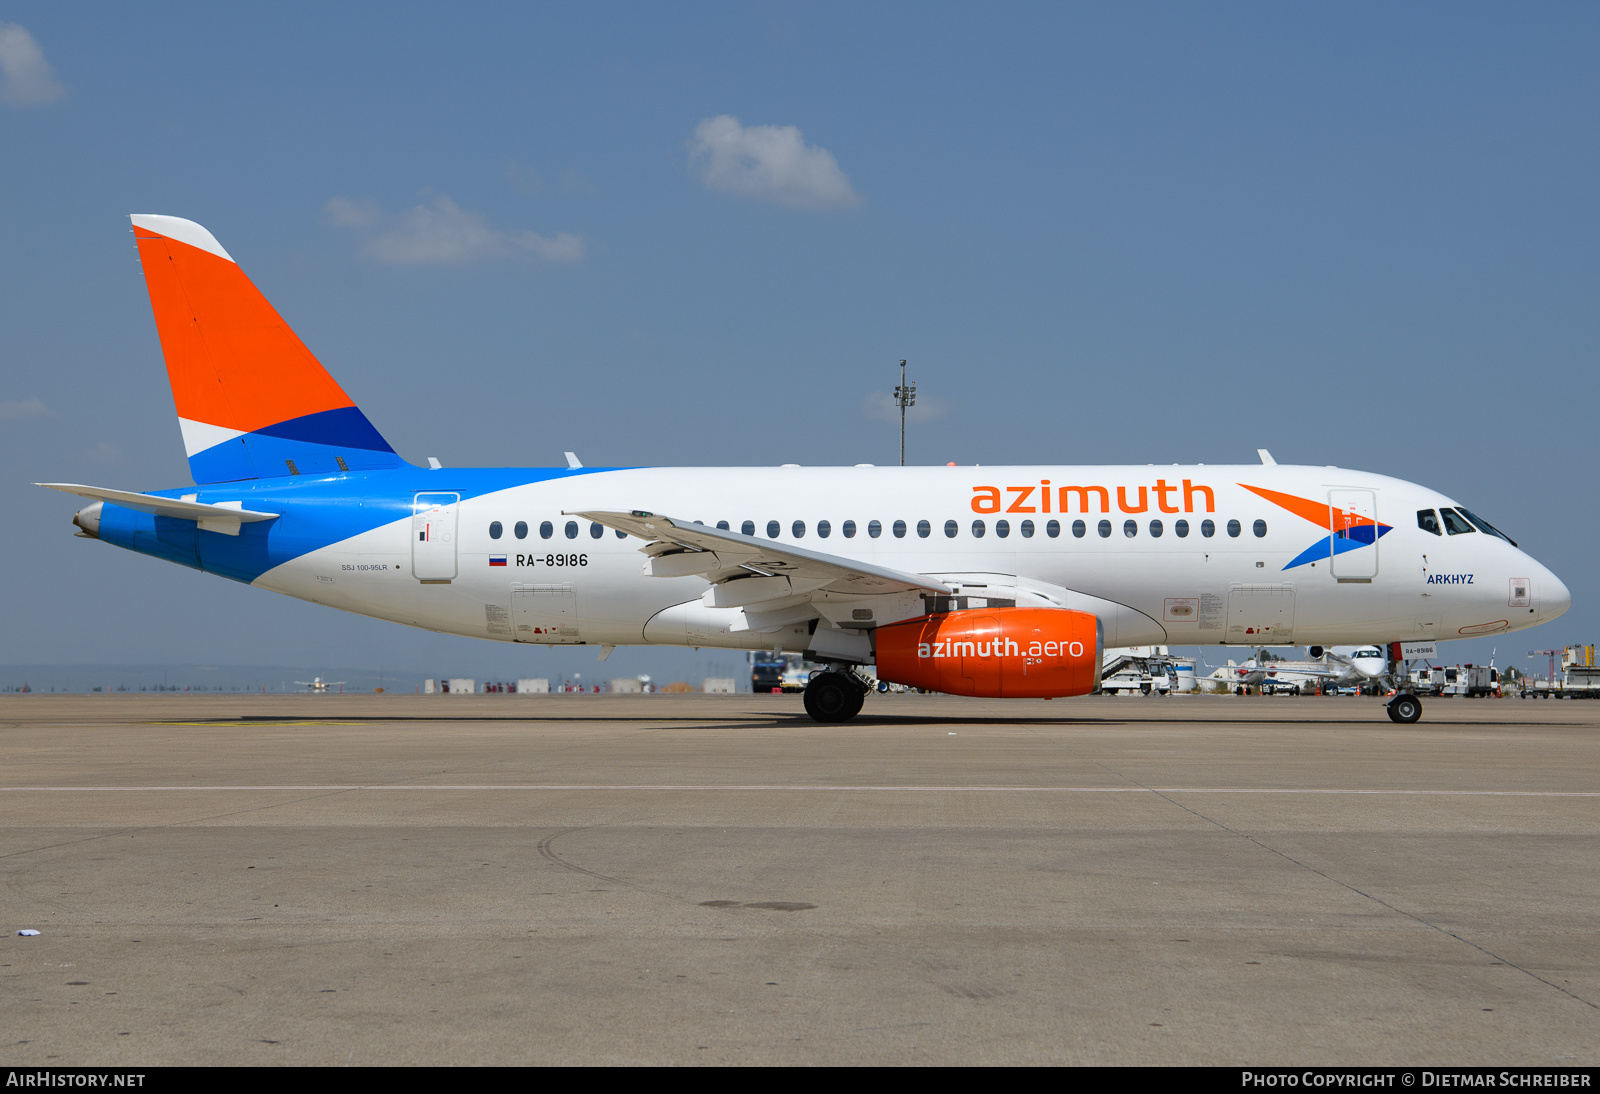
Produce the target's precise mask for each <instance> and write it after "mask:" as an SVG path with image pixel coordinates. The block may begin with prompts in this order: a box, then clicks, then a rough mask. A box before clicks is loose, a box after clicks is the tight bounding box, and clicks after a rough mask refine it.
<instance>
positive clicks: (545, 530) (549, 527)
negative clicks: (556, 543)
mask: <svg viewBox="0 0 1600 1094" xmlns="http://www.w3.org/2000/svg"><path fill="white" fill-rule="evenodd" d="M555 534H556V526H555V525H553V524H551V523H550V522H549V521H547V520H545V521H540V522H539V538H540V539H549V538H550V537H551V536H553V535H555Z"/></svg>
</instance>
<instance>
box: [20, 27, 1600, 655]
mask: <svg viewBox="0 0 1600 1094" xmlns="http://www.w3.org/2000/svg"><path fill="white" fill-rule="evenodd" d="M0 23H5V24H7V26H8V27H9V28H13V29H14V28H22V29H23V30H24V31H26V35H27V38H28V41H29V42H31V43H32V44H33V45H34V46H36V48H37V50H38V56H37V57H36V58H34V57H31V55H29V54H28V53H27V50H26V48H22V47H20V46H19V45H18V42H19V39H17V38H16V37H15V35H14V34H13V36H12V37H9V38H7V37H6V36H5V35H4V34H0V57H4V58H9V59H10V60H9V67H8V68H7V70H6V74H5V75H6V81H7V82H6V83H5V84H4V85H0V150H3V151H0V166H3V169H0V198H3V200H4V203H5V208H6V209H7V210H8V211H9V213H10V215H11V217H12V222H11V224H10V225H8V231H7V234H6V241H5V244H4V246H3V247H0V381H3V390H0V461H3V466H4V468H5V469H6V472H7V473H6V474H5V475H4V476H0V499H3V500H4V504H5V506H6V509H7V511H8V513H9V515H10V518H11V520H10V522H9V529H8V531H9V544H10V550H9V552H8V559H9V563H10V565H9V566H8V567H7V570H8V573H9V577H8V579H7V581H6V590H5V591H6V600H7V603H8V608H9V609H10V610H9V611H8V613H7V614H8V617H9V618H10V619H11V620H12V623H13V625H12V626H11V627H9V628H7V629H6V632H5V633H4V635H3V636H0V663H16V662H30V661H31V662H76V661H86V662H109V661H122V660H136V661H140V662H147V661H151V660H165V659H170V660H172V661H175V662H185V663H192V662H197V661H207V660H221V661H226V662H229V663H243V664H248V663H251V662H264V663H272V664H282V663H286V662H287V663H307V664H310V663H314V662H315V661H317V660H319V659H320V660H326V661H327V662H328V663H330V664H340V665H349V664H353V663H354V664H359V663H362V662H361V660H360V659H359V658H356V659H352V657H351V656H350V653H351V651H352V650H359V651H362V652H363V653H371V654H372V655H373V656H374V657H375V658H379V659H387V661H388V663H390V664H395V663H402V662H405V663H416V664H419V665H423V664H435V663H437V664H439V666H440V668H439V671H441V672H452V673H454V672H464V673H470V674H475V675H478V676H480V677H483V676H489V675H517V674H519V672H518V671H517V670H518V669H519V668H522V669H524V670H525V667H526V664H527V659H528V657H529V653H528V651H522V650H510V651H506V650H502V649H499V648H497V647H494V646H491V645H489V644H486V643H473V642H470V641H468V640H452V639H444V638H440V637H439V636H433V635H422V634H417V633H414V632H410V631H407V630H404V629H402V628H395V627H391V626H388V625H385V624H379V623H376V622H371V621H366V620H360V619H357V618H354V617H347V616H341V615H334V614H332V613H329V612H327V611H326V610H324V609H319V608H316V607H313V606H309V605H302V604H298V603H296V602H291V601H287V600H283V599H282V598H276V597H272V596H268V595H265V594H261V593H258V592H253V591H251V590H248V589H242V588H238V587H234V586H231V585H229V584H228V583H226V582H222V581H219V580H216V579H210V578H205V577H203V576H202V575H197V574H193V573H190V572H187V571H183V570H181V569H178V568H176V567H170V566H165V565H163V564H160V563H157V562H154V561H152V560H149V559H144V558H139V557H136V556H132V555H128V554H126V553H123V552H118V551H114V550H109V549H106V548H104V547H103V546H100V545H96V544H91V543H85V542H84V541H81V540H74V539H72V537H71V535H70V531H71V529H70V526H69V525H68V524H67V523H66V522H67V520H68V518H69V517H70V514H71V511H72V509H73V503H72V502H71V501H70V500H68V499H64V498H61V497H59V496H55V495H52V494H50V493H49V492H47V491H42V490H37V489H35V488H33V487H31V486H28V485H26V484H27V483H29V482H32V481H36V480H52V479H54V480H61V479H66V480H77V481H90V482H95V483H101V484H105V485H111V486H119V487H131V488H154V487H158V486H168V485H178V484H181V483H184V482H186V481H187V468H186V465H185V463H184V460H183V452H182V447H181V444H180V441H179V437H178V430H177V426H176V422H175V421H174V417H173V413H172V406H171V398H170V395H169V393H168V391H167V388H166V384H165V378H164V375H163V372H162V365H161V358H160V351H159V346H158V344H157V342H156V337H155V331H154V325H153V323H152V322H151V319H150V315H149V308H148V301H147V299H146V297H145V294H144V288H143V284H142V279H141V277H140V274H139V270H138V265H137V258H136V255H135V252H134V249H133V245H132V239H131V237H130V235H129V234H128V231H127V227H128V226H127V222H126V219H125V216H126V214H127V213H129V212H158V213H169V214H174V215H179V216H185V217H190V218H192V219H195V220H199V221H200V222H202V223H204V224H206V225H207V226H208V227H209V228H211V229H212V231H213V232H215V233H216V235H217V236H218V238H219V239H221V241H222V242H223V244H224V246H226V247H227V248H228V249H229V251H230V252H231V253H232V254H233V255H234V256H235V258H237V259H238V260H239V261H240V263H241V265H242V266H243V267H244V268H245V270H246V271H247V272H248V273H249V274H250V276H251V277H252V278H253V279H254V280H255V281H256V283H257V284H258V285H259V286H260V287H261V288H262V289H263V291H265V292H266V293H267V295H268V296H269V297H270V298H271V299H272V300H273V302H274V303H275V304H276V305H277V307H278V309H279V310H280V311H281V312H282V313H283V314H284V316H285V317H286V318H287V319H288V320H289V322H290V323H291V325H293V326H294V327H295V329H296V330H297V331H298V332H299V334H300V335H301V337H302V338H303V339H304V340H305V341H306V342H307V344H308V345H310V347H311V348H312V350H313V352H315V353H316V354H317V355H318V356H319V357H320V358H321V360H322V361H323V363H324V364H325V365H327V366H328V368H329V369H330V370H331V371H332V372H333V373H334V374H335V376H336V377H337V378H338V379H339V380H340V382H341V383H342V384H343V385H344V386H345V388H346V389H347V390H348V391H350V392H351V394H352V395H353V396H354V397H355V398H356V400H357V401H358V402H359V403H360V404H361V406H362V407H363V409H364V410H365V411H366V412H367V414H368V416H369V417H370V418H371V419H372V420H373V421H374V423H376V424H377V425H378V427H379V428H380V429H381V430H382V431H383V432H384V433H385V435H386V436H387V437H388V438H389V440H390V441H391V442H392V443H393V444H394V445H395V446H396V448H398V449H399V450H400V451H401V453H402V454H403V455H404V456H406V457H408V458H410V459H412V460H415V461H418V462H420V461H421V460H422V459H423V458H424V457H426V456H430V455H433V456H438V457H439V458H440V459H442V460H443V461H444V462H446V463H447V464H455V465H466V464H511V465H517V464H549V463H557V462H559V461H560V459H561V455H560V454H561V451H562V450H563V449H574V450H576V451H578V452H579V453H580V455H581V456H582V457H583V458H584V460H585V461H586V462H587V463H590V464H743V463H751V464H776V463H783V462H797V463H806V464H820V463H856V462H878V463H889V462H892V461H893V459H894V458H895V450H896V443H897V439H896V432H895V426H894V424H893V422H892V421H890V420H888V418H887V417H886V416H884V415H883V414H882V413H881V411H882V409H883V404H884V401H885V394H886V392H887V391H888V389H889V388H890V387H891V386H892V385H893V384H894V383H895V382H897V380H898V373H897V370H896V368H895V364H896V362H898V360H899V359H900V358H902V357H906V358H909V359H910V361H911V364H912V374H913V378H914V379H916V380H917V381H918V382H919V384H920V387H921V391H922V392H923V396H924V402H925V404H926V407H925V413H924V414H923V416H922V420H920V421H916V422H914V423H913V430H912V435H911V439H910V444H909V453H908V455H909V458H910V460H911V461H912V462H923V463H943V462H946V461H948V460H955V461H958V462H960V463H974V462H976V463H986V464H987V463H1011V462H1017V463H1021V462H1073V463H1089V462H1130V463H1145V462H1155V463H1171V462H1176V461H1184V462H1188V461H1203V462H1207V463H1221V462H1234V461H1239V462H1243V461H1249V460H1252V459H1253V457H1254V451H1255V449H1256V448H1257V447H1267V448H1270V449H1271V450H1272V451H1273V453H1274V455H1275V456H1276V457H1277V458H1278V459H1279V460H1280V461H1281V462H1286V463H1287V462H1296V463H1311V464H1323V463H1337V464H1341V465H1344V466H1350V467H1358V468H1364V469H1368V470H1373V471H1380V472H1384V473H1387V474H1393V475H1397V476H1399V477H1402V478H1406V479H1411V480H1414V481H1418V482H1422V483H1426V484H1428V485H1430V486H1434V487H1437V488H1439V489H1441V490H1444V491H1446V492H1448V493H1451V494H1454V495H1456V496H1457V497H1459V498H1461V499H1462V500H1463V501H1465V502H1466V503H1467V504H1468V505H1470V506H1472V507H1473V508H1474V509H1475V510H1476V511H1478V512H1481V513H1483V514H1484V515H1485V516H1486V517H1488V518H1489V519H1490V520H1493V521H1494V522H1495V523H1497V524H1499V525H1500V526H1502V527H1504V528H1506V529H1507V530H1508V531H1510V533H1511V534H1512V536H1513V537H1515V538H1517V539H1519V540H1520V541H1521V542H1523V543H1524V545H1526V546H1527V547H1528V548H1529V549H1530V550H1531V551H1532V552H1533V553H1534V554H1535V555H1536V556H1537V557H1539V558H1540V559H1541V560H1543V561H1545V562H1547V563H1548V564H1549V565H1550V566H1551V567H1552V568H1553V569H1554V570H1555V571H1556V572H1557V573H1559V574H1560V575H1561V576H1562V577H1563V579H1564V580H1566V582H1567V583H1568V585H1569V586H1570V587H1571V588H1572V591H1573V596H1574V608H1573V610H1572V611H1571V612H1570V613H1568V615H1567V616H1566V617H1564V618H1563V619H1562V620H1560V621H1558V622H1557V623H1555V624H1552V625H1549V626H1547V627H1545V628H1544V629H1543V630H1541V631H1535V632H1527V633H1524V634H1521V635H1516V636H1512V637H1510V638H1508V639H1504V640H1502V642H1501V643H1496V645H1499V644H1504V645H1507V646H1509V647H1512V648H1514V649H1515V650H1516V651H1518V653H1519V655H1520V652H1521V651H1522V650H1525V649H1526V648H1531V647H1534V646H1541V647H1542V646H1556V645H1562V644H1564V643H1567V642H1573V641H1593V640H1595V638H1596V637H1597V634H1596V631H1597V630H1600V627H1597V626H1596V624H1597V622H1600V615H1597V614H1596V612H1597V610H1600V609H1597V608H1596V607H1595V604H1596V601H1597V598H1596V593H1597V592H1600V588H1597V583H1596V582H1595V580H1594V579H1593V577H1592V576H1591V574H1590V571H1589V569H1588V556H1589V554H1590V553H1591V552H1590V549H1589V548H1590V545H1591V544H1592V543H1593V542H1594V539H1595V534H1596V531H1597V527H1596V517H1595V504H1594V500H1595V499H1594V493H1595V492H1594V489H1593V487H1592V486H1591V485H1590V482H1591V475H1590V468H1591V465H1592V464H1593V462H1594V452H1593V440H1592V439H1593V432H1594V431H1593V428H1592V425H1591V422H1592V420H1593V418H1594V415H1595V408H1596V398H1595V396H1596V378H1595V367H1594V366H1595V360H1596V350H1597V348H1600V308H1597V307H1596V303H1597V289H1600V246H1597V244H1600V239H1597V230H1596V229H1597V216H1600V213H1597V210H1600V206H1597V202H1596V200H1595V199H1596V194H1597V193H1600V186H1597V183H1600V149H1597V144H1596V137H1597V134H1600V126H1597V122H1600V109H1597V108H1600V66H1596V65H1595V64H1594V63H1593V58H1594V57H1595V55H1596V47H1597V46H1600V34H1597V31H1600V9H1596V8H1595V7H1594V6H1593V5H1577V4H1542V5H1537V6H1532V5H1519V6H1510V5H1471V4H1459V3H1453V4H1434V5H1418V4H1410V5H1395V4H1385V5H1360V4H1350V5H1339V6H1312V5H1281V4H1259V5H1256V4H1216V5H1139V4H1119V5H1095V6H1072V5H1065V4H1038V5H1012V6H1008V7H995V6H985V7H980V6H978V5H936V4H926V3H919V4H914V5H913V4H904V5H861V4H839V5H829V4H804V5H800V4H727V5H712V4H698V5H670V6H669V5H643V4H641V5H628V4H612V5H601V4H586V5H568V6H563V7H538V6H532V5H474V4H464V5H452V6H450V7H449V8H442V7H438V6H426V7H425V6H420V5H404V4H382V5H366V6H360V5H348V6H332V5H292V4H289V5H274V6H270V7H265V8H259V9H251V10H243V9H239V8H235V7H230V6H219V5H198V4H197V5H162V4H149V5H140V6H138V7H127V6H118V5H101V6H94V7H74V6H70V5H60V4H29V3H9V4H6V5H4V6H3V7H0ZM41 66H43V67H41ZM717 119H728V120H726V121H722V122H717V121H716V120H717ZM712 123H715V124H712ZM730 127H731V128H730ZM752 150H755V151H756V152H758V153H760V155H763V156H768V157H769V159H768V160H767V161H763V162H771V163H772V164H774V165H776V166H775V167H774V170H773V171H772V172H771V173H769V174H768V175H761V176H758V177H751V176H750V175H749V174H748V173H743V172H741V171H740V170H738V168H737V160H736V159H735V160H732V161H730V160H729V159H728V158H727V157H728V156H730V155H734V154H737V153H740V152H744V153H750V152H752ZM730 162H731V163H732V166H730ZM1487 645H1488V644H1485V646H1486V647H1487ZM291 649H292V650H295V651H297V652H299V653H301V654H303V656H297V657H293V658H290V657H286V656H285V651H286V650H291ZM1487 652H1488V650H1487V648H1485V649H1483V650H1482V651H1481V652H1480V651H1478V650H1477V646H1476V644H1472V645H1467V644H1463V649H1462V653H1461V656H1463V657H1465V658H1467V659H1472V658H1473V657H1475V656H1485V655H1486V654H1487ZM537 656H538V658H543V659H546V660H543V661H541V662H540V664H545V665H554V664H557V663H558V662H559V664H560V665H565V664H566V661H565V660H562V658H566V659H574V658H577V659H579V660H574V661H573V664H574V665H578V664H579V663H580V661H581V662H582V663H584V664H586V663H587V661H588V659H589V658H590V657H591V656H592V654H590V653H584V654H582V655H581V657H580V655H579V654H577V653H568V654H557V655H546V654H544V653H543V651H540V652H539V654H538V655H537ZM628 656H630V657H633V658H634V660H632V661H628V660H627V658H625V655H624V653H623V652H621V651H619V653H618V654H617V655H616V656H615V658H614V659H613V660H614V661H618V662H621V663H620V665H619V671H621V670H631V669H632V668H634V667H635V666H643V667H640V668H639V671H651V668H650V666H651V665H656V666H664V670H668V671H669V670H670V669H671V667H672V665H673V664H674V663H673V662H670V661H655V662H651V661H649V658H650V657H657V658H660V657H663V656H665V655H660V654H654V655H647V654H638V655H628ZM1506 660H1507V659H1506V657H1505V656H1504V651H1502V654H1501V662H1502V663H1505V661H1506ZM1521 663H1522V664H1527V662H1526V661H1521ZM486 666H487V667H486ZM493 666H503V671H496V670H495V669H494V668H493ZM685 671H687V669H686V670H685ZM524 674H525V672H524ZM536 674H539V673H536Z"/></svg>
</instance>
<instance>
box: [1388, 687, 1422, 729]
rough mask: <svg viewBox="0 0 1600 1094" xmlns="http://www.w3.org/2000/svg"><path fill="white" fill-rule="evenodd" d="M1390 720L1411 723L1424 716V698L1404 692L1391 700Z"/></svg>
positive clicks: (1403, 723) (1405, 723) (1404, 723)
mask: <svg viewBox="0 0 1600 1094" xmlns="http://www.w3.org/2000/svg"><path fill="white" fill-rule="evenodd" d="M1388 710H1389V720H1390V721H1391V722H1399V723H1400V724H1401V725H1410V724H1411V723H1412V722H1415V721H1416V720H1417V719H1418V718H1421V717H1422V700H1421V699H1418V698H1417V697H1416V696H1415V695H1410V694H1405V693H1402V694H1400V695H1396V696H1395V697H1394V698H1393V699H1390V700H1389V707H1388Z"/></svg>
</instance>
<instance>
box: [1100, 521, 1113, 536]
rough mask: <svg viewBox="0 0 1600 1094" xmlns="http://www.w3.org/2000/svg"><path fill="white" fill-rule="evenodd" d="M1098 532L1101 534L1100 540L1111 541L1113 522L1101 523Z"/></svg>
mask: <svg viewBox="0 0 1600 1094" xmlns="http://www.w3.org/2000/svg"><path fill="white" fill-rule="evenodd" d="M1096 531H1098V532H1099V533H1100V538H1101V539H1110V538H1111V522H1110V521H1109V520H1103V521H1101V522H1100V527H1099V528H1097V529H1096Z"/></svg>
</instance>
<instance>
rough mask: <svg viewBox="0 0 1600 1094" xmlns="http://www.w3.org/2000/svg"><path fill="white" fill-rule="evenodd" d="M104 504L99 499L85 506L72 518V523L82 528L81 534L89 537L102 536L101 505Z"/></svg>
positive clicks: (96, 537) (97, 537)
mask: <svg viewBox="0 0 1600 1094" xmlns="http://www.w3.org/2000/svg"><path fill="white" fill-rule="evenodd" d="M103 504H104V503H103V502H98V501H97V502H95V503H94V504H93V505H88V506H85V507H84V508H82V509H79V510H78V512H77V514H76V515H75V516H74V517H73V518H72V523H73V524H76V525H77V526H78V527H79V528H81V529H82V531H80V532H79V533H78V534H79V535H80V536H87V537H88V538H89V539H99V538H100V507H101V506H102V505H103Z"/></svg>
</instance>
